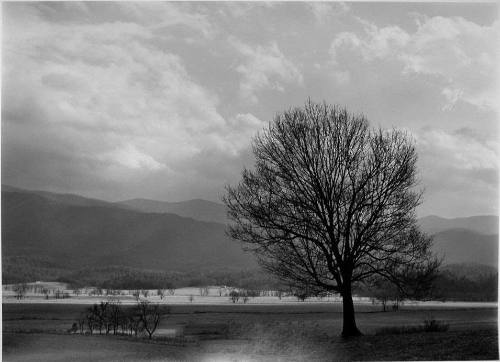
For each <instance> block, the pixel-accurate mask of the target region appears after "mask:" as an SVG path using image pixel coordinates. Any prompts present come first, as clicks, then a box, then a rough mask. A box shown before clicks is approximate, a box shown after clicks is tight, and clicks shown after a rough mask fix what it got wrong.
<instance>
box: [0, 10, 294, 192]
mask: <svg viewBox="0 0 500 362" xmlns="http://www.w3.org/2000/svg"><path fill="white" fill-rule="evenodd" d="M133 5H134V4H125V5H124V6H125V7H126V8H127V9H126V12H127V13H129V16H130V21H131V22H123V21H119V22H118V21H114V22H102V23H99V24H92V25H91V24H81V23H67V22H57V21H47V20H46V18H45V15H44V14H42V13H41V11H40V10H39V9H37V8H33V7H29V6H27V7H26V6H19V7H18V6H17V4H11V5H10V6H9V7H8V9H7V13H8V16H7V18H8V19H9V22H7V24H6V25H5V28H4V35H3V38H4V39H3V42H4V51H5V53H4V62H3V65H4V78H3V87H4V89H3V105H4V107H3V109H2V118H3V119H2V121H3V122H4V124H6V125H7V126H6V127H4V129H3V141H4V144H5V145H6V149H7V150H8V151H7V152H6V154H5V155H4V157H5V158H7V159H8V160H7V164H9V165H13V164H15V163H16V159H17V158H18V157H20V156H19V148H20V147H21V148H23V147H24V148H25V149H26V150H29V151H30V152H31V153H32V158H31V159H30V158H29V157H27V156H26V155H25V156H23V157H24V159H25V160H26V161H27V162H26V163H25V164H20V165H19V166H18V168H25V169H26V171H20V170H17V171H19V172H25V173H26V174H27V173H30V171H29V170H28V169H29V168H32V169H36V170H37V172H38V173H39V175H38V176H37V177H39V179H42V178H44V179H47V180H51V183H52V186H54V185H57V184H60V185H62V184H63V183H65V184H66V185H67V183H68V181H67V180H62V179H61V180H58V179H57V177H52V176H50V175H47V177H45V176H42V175H40V173H44V172H47V173H49V172H52V173H53V172H57V173H58V174H66V175H71V176H68V177H71V178H79V177H82V174H83V175H85V174H86V173H87V174H88V175H94V176H92V177H95V179H100V181H99V182H100V187H102V188H103V189H104V188H105V187H107V186H104V185H103V183H106V182H110V181H113V182H116V181H117V180H119V179H120V178H121V179H122V182H123V185H122V187H125V186H124V185H126V184H128V183H132V182H136V180H139V179H142V178H144V177H145V176H146V175H150V177H153V178H154V177H160V176H161V177H166V175H168V176H169V177H171V178H172V180H171V182H172V183H177V184H179V183H182V182H185V181H183V178H184V175H181V174H179V172H178V170H180V169H185V168H186V167H188V168H189V165H191V164H194V163H196V162H198V161H197V160H198V158H200V157H203V156H205V155H206V154H209V153H213V154H217V155H222V154H224V155H227V156H225V158H226V159H227V158H228V157H229V158H235V159H237V158H238V157H240V156H241V153H242V152H246V150H247V149H248V146H249V143H250V140H251V136H252V135H253V133H254V132H255V131H256V130H258V129H259V127H261V124H260V121H259V120H258V119H257V118H256V117H255V116H253V115H252V114H250V113H248V114H236V115H234V116H227V117H223V116H222V115H221V114H220V113H219V111H218V106H219V98H218V96H217V94H215V93H214V92H213V91H210V90H208V89H207V88H205V87H204V86H202V85H201V84H200V83H199V82H198V81H197V80H196V79H194V78H193V77H192V76H191V75H190V73H189V72H188V70H187V69H186V66H185V64H184V61H183V59H182V58H181V57H180V56H179V55H177V54H174V53H173V52H171V51H170V50H169V48H168V47H165V46H164V43H163V42H159V43H158V36H159V35H158V34H157V30H158V27H156V25H158V24H159V23H156V24H155V23H151V24H147V25H142V24H141V19H142V18H141V16H145V15H144V12H147V11H153V8H150V7H149V6H146V7H145V8H143V7H140V8H136V7H135V6H133ZM65 6H66V5H65ZM154 8H156V7H154ZM25 9H27V10H29V12H28V13H26V12H24V11H23V10H25ZM122 10H123V9H122ZM45 11H47V10H45ZM124 11H125V10H124ZM135 12H140V14H138V15H137V14H136V13H135ZM177 13H178V12H174V14H177ZM26 14H28V15H26ZM148 16H149V15H148ZM151 16H152V15H151ZM135 17H137V19H135ZM152 19H153V20H154V19H156V18H154V17H152ZM169 19H170V18H167V20H165V19H161V24H160V25H161V26H164V25H165V21H171V22H172V23H174V20H173V19H170V20H169ZM186 19H187V20H186ZM196 19H198V17H197V16H194V15H193V14H191V15H189V14H188V15H186V16H185V17H184V20H183V23H185V24H187V23H191V22H192V23H195V24H197V22H196ZM132 20H137V22H133V21H132ZM158 21H160V19H159V18H158ZM179 21H180V20H179ZM19 23H22V24H23V26H22V27H20V26H18V24H19ZM198 25H199V24H198ZM198 25H196V27H197V26H198ZM205 27H206V26H205V25H203V28H205ZM197 29H198V28H197ZM198 30H199V31H201V32H202V33H204V31H202V30H201V28H200V29H198ZM160 37H161V36H160ZM287 72H289V70H287V71H285V73H283V74H284V76H285V78H286V76H287V74H288V73H287ZM49 149H50V150H51V151H50V152H51V153H57V154H60V155H64V156H61V157H59V158H58V159H59V160H60V161H59V162H60V163H59V165H58V166H57V167H54V166H53V165H48V163H50V162H52V161H51V160H52V159H51V157H44V158H43V159H42V160H43V162H44V163H47V164H46V167H35V166H34V165H33V163H35V162H37V158H36V156H35V155H36V154H44V153H47V152H48V150H49ZM9 150H10V151H9ZM14 150H15V151H14ZM25 153H26V152H24V153H23V154H25ZM30 160H31V161H30ZM54 162H55V161H54ZM76 167H78V168H79V169H78V171H76V170H74V168H76ZM44 170H46V171H44ZM17 171H16V170H14V168H11V169H8V170H7V172H6V173H4V175H7V177H9V173H16V172H17ZM17 174H18V175H19V173H17ZM32 176H33V175H32ZM13 177H14V176H13ZM16 177H17V176H16ZM85 177H87V176H85ZM88 177H90V176H88ZM75 183H76V181H75ZM219 183H222V182H221V181H220V180H219ZM108 186H109V184H108ZM74 191H75V190H74Z"/></svg>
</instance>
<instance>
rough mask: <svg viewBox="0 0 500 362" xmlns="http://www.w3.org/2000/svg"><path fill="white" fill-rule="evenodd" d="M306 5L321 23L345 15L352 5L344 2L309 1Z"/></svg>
mask: <svg viewBox="0 0 500 362" xmlns="http://www.w3.org/2000/svg"><path fill="white" fill-rule="evenodd" d="M306 6H307V7H308V8H309V10H310V11H311V12H312V14H313V15H314V17H315V19H316V20H317V21H318V22H319V23H320V24H324V23H327V22H329V21H332V19H334V18H337V17H338V16H341V15H345V14H346V13H347V12H348V11H349V10H350V7H349V5H348V4H346V3H344V2H320V1H315V2H308V3H306Z"/></svg>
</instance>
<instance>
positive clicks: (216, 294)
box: [2, 282, 498, 308]
mask: <svg viewBox="0 0 500 362" xmlns="http://www.w3.org/2000/svg"><path fill="white" fill-rule="evenodd" d="M26 286H27V291H26V292H25V293H24V295H23V297H22V298H17V297H16V296H17V294H18V293H17V292H16V291H15V285H4V286H3V287H2V302H3V303H15V304H23V303H44V304H45V303H49V304H93V303H99V302H100V301H109V300H118V301H120V303H122V304H135V303H136V302H137V300H138V299H140V300H148V301H150V302H151V303H159V304H177V305H178V304H193V305H234V306H236V305H251V304H257V305H280V304H287V305H293V304H318V303H341V302H342V298H341V297H340V296H339V295H330V296H327V297H323V298H316V297H311V298H307V299H306V300H305V301H300V300H298V299H297V298H296V297H295V296H286V295H285V296H281V297H278V296H277V293H276V292H275V291H267V292H263V294H268V295H263V296H258V297H249V298H248V299H246V300H244V299H243V298H242V297H240V298H239V299H238V300H237V301H235V302H233V300H232V299H231V297H230V295H229V294H230V292H231V291H233V290H236V291H238V289H235V288H231V287H226V286H210V287H202V288H194V287H190V288H179V289H175V290H164V296H163V297H162V296H160V295H159V294H158V290H140V291H139V290H113V291H106V290H102V291H101V290H98V289H96V288H93V287H87V288H80V289H77V290H73V289H68V287H67V285H66V284H64V283H56V282H36V283H28V284H27V285H26ZM101 293H102V294H101ZM138 294H139V296H137V295H138ZM353 299H354V302H355V303H356V304H372V299H371V298H367V297H354V298H353ZM403 305H404V306H415V307H416V306H418V307H445V308H448V307H456V308H467V307H470V308H481V307H485V308H491V307H497V306H498V303H497V302H439V301H425V302H422V301H404V302H403Z"/></svg>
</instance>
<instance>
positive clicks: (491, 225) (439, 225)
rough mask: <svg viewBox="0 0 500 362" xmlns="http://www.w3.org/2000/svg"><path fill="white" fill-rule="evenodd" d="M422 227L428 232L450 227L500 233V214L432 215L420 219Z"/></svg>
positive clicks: (484, 233)
mask: <svg viewBox="0 0 500 362" xmlns="http://www.w3.org/2000/svg"><path fill="white" fill-rule="evenodd" d="M418 221H419V224H420V227H421V228H422V230H423V231H425V232H426V233H428V234H431V235H432V234H437V233H440V232H442V231H446V230H450V229H465V230H469V231H473V232H476V233H479V234H482V235H495V234H498V216H496V215H480V216H469V217H458V218H453V219H447V218H444V217H440V216H436V215H430V216H426V217H423V218H420V219H419V220H418Z"/></svg>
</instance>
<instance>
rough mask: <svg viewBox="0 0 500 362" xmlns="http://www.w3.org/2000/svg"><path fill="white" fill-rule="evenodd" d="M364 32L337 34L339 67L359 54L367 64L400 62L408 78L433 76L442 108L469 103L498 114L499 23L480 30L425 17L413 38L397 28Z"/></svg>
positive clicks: (333, 53) (334, 57) (372, 27)
mask: <svg viewBox="0 0 500 362" xmlns="http://www.w3.org/2000/svg"><path fill="white" fill-rule="evenodd" d="M362 23H363V25H364V32H363V34H361V35H358V34H356V33H353V32H344V33H340V34H338V35H337V36H336V37H335V38H334V40H333V41H332V44H331V47H330V55H331V57H332V60H333V62H334V64H338V63H339V57H340V55H341V54H342V52H345V51H346V50H348V51H358V52H359V53H360V54H361V56H362V58H363V60H364V61H365V62H372V61H397V62H399V63H400V64H401V66H402V69H401V73H402V74H403V75H407V76H409V75H412V74H415V75H423V76H431V77H432V81H433V82H434V83H435V84H436V85H437V86H439V87H441V94H442V95H443V96H444V104H443V109H444V110H449V109H451V108H453V106H454V104H455V103H456V102H458V101H464V102H467V103H469V104H472V105H475V106H477V107H479V108H482V109H497V107H498V102H497V100H498V99H497V92H498V89H497V84H496V76H495V74H496V72H497V63H498V59H497V47H496V44H497V42H498V32H499V30H500V22H498V21H497V22H495V23H494V24H492V25H491V26H480V25H477V24H475V23H473V22H471V21H468V20H465V19H463V18H460V17H455V18H444V17H439V16H437V17H432V18H423V21H418V23H417V30H416V31H415V32H413V33H409V32H407V31H405V30H403V29H401V28H400V27H398V26H386V27H377V26H375V25H373V24H370V23H368V22H366V21H362Z"/></svg>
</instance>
